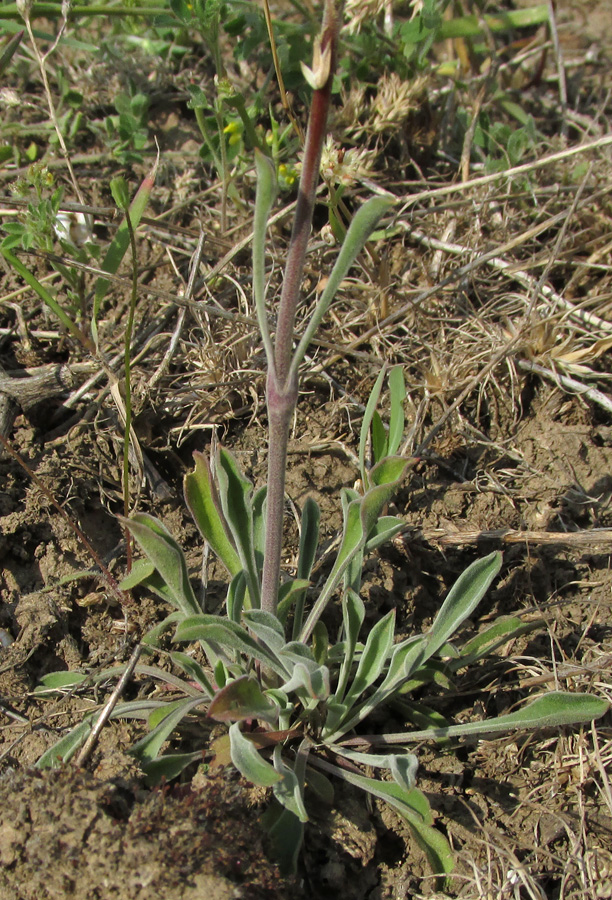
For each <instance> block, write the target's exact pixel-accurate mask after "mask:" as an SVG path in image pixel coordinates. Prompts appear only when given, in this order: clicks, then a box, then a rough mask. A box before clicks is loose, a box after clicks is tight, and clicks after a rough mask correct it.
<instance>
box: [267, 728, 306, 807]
mask: <svg viewBox="0 0 612 900" xmlns="http://www.w3.org/2000/svg"><path fill="white" fill-rule="evenodd" d="M274 768H275V769H276V771H277V772H278V773H279V775H281V776H282V777H281V779H280V780H279V781H277V782H275V783H274V784H273V785H272V790H273V791H274V796H275V797H276V799H277V800H278V802H279V803H280V804H281V805H282V806H284V807H285V809H288V810H289V812H292V813H293V815H294V816H297V818H298V819H299V821H300V822H307V821H308V813H307V812H306V807H305V806H304V797H303V792H304V785H303V780H302V779H300V778H299V777H298V775H297V774H296V773H295V772H294V771H293V769H290V768H289V766H288V765H287V764H286V763H285V761H284V760H283V758H282V756H281V748H280V747H279V746H278V744H277V745H276V747H275V748H274Z"/></svg>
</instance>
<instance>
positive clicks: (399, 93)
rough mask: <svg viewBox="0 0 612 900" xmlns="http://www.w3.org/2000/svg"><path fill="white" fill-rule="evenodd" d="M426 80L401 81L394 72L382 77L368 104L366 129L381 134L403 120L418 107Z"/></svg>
mask: <svg viewBox="0 0 612 900" xmlns="http://www.w3.org/2000/svg"><path fill="white" fill-rule="evenodd" d="M426 80H427V79H426V78H424V77H422V78H417V79H415V80H414V81H403V80H402V79H401V78H400V77H399V75H397V74H396V73H395V72H392V73H391V74H390V75H388V76H387V77H385V78H383V79H382V80H381V81H380V82H379V86H378V93H377V94H376V97H375V98H374V100H373V101H372V104H371V106H370V116H369V122H368V130H370V131H373V132H374V133H376V134H381V133H382V132H384V131H389V130H391V129H393V128H396V127H397V126H398V125H401V124H402V123H403V122H405V121H406V119H407V118H408V116H409V114H410V113H411V112H412V111H413V110H415V109H417V108H418V105H419V99H420V97H421V96H422V93H423V88H424V86H425V83H426Z"/></svg>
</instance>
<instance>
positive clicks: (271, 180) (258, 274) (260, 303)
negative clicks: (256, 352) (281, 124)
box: [253, 150, 277, 368]
mask: <svg viewBox="0 0 612 900" xmlns="http://www.w3.org/2000/svg"><path fill="white" fill-rule="evenodd" d="M255 167H256V169H257V191H256V195H255V216H254V220H253V296H254V298H255V309H256V311H257V323H258V325H259V332H260V334H261V339H262V341H263V345H264V350H265V351H266V358H267V361H268V367H270V368H272V367H273V366H274V348H273V346H272V338H271V337H270V326H269V325H268V314H267V311H266V231H267V228H268V218H269V216H270V210H271V209H272V204H273V203H274V199H275V197H276V192H277V185H276V175H275V172H274V164H273V162H272V161H271V160H270V159H269V158H268V157H267V156H264V155H263V153H261V152H260V151H259V150H256V151H255Z"/></svg>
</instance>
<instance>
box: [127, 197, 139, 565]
mask: <svg viewBox="0 0 612 900" xmlns="http://www.w3.org/2000/svg"><path fill="white" fill-rule="evenodd" d="M125 222H126V225H127V228H128V232H129V235H130V248H131V251H132V291H131V296H130V306H129V310H128V319H127V325H126V327H125V431H124V435H123V509H124V515H125V517H126V519H127V517H128V516H129V514H130V433H131V430H132V357H131V346H132V332H133V331H134V312H135V310H136V298H137V296H138V264H137V261H136V237H135V235H134V228H133V227H132V220H131V218H130V208H129V206H126V207H125ZM125 537H126V542H127V545H126V546H127V553H126V557H127V571H128V573H129V572H131V570H132V537H131V535H130V533H129V531H128V529H127V528H126V529H125Z"/></svg>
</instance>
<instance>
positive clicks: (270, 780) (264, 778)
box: [229, 722, 283, 787]
mask: <svg viewBox="0 0 612 900" xmlns="http://www.w3.org/2000/svg"><path fill="white" fill-rule="evenodd" d="M229 736H230V753H231V755H232V762H233V764H234V765H235V766H236V768H237V769H238V771H239V772H240V774H241V775H244V777H245V778H248V780H249V781H251V782H252V783H253V784H257V785H259V786H260V787H272V786H273V785H275V784H277V783H278V782H279V781H282V778H283V776H282V775H281V774H280V773H279V772H277V771H276V770H275V769H274V766H271V765H270V763H269V762H266V760H265V759H264V758H263V756H262V755H261V754H260V753H259V752H258V750H257V749H256V747H255V745H254V744H253V743H252V742H251V741H249V740H248V738H246V737H245V736H244V735H243V734H242V732H241V731H240V725H239V724H238V722H235V723H234V724H233V725H230V729H229Z"/></svg>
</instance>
